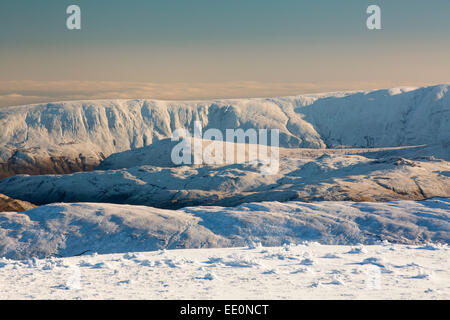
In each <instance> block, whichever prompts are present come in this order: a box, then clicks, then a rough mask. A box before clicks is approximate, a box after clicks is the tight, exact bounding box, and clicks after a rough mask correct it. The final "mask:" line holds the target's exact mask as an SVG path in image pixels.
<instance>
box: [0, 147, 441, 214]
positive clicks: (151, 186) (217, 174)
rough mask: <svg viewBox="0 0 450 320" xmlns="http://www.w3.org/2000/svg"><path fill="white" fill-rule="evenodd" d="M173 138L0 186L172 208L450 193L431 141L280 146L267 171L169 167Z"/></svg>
mask: <svg viewBox="0 0 450 320" xmlns="http://www.w3.org/2000/svg"><path fill="white" fill-rule="evenodd" d="M171 145H172V143H171V142H170V141H161V142H158V143H155V145H154V146H153V145H152V146H150V147H147V148H142V149H139V150H133V151H126V152H124V153H118V154H115V155H112V156H111V157H110V158H108V159H107V160H106V161H105V162H104V164H102V165H101V169H105V170H95V171H90V172H79V173H74V174H66V175H43V176H27V175H18V176H14V177H9V178H6V179H3V180H0V193H3V194H6V195H8V196H10V197H12V198H15V199H20V200H25V201H30V202H32V203H35V204H39V205H40V204H48V203H53V202H105V203H119V204H134V205H148V206H152V207H158V208H170V209H176V208H181V207H186V206H195V205H220V206H236V205H239V204H242V203H245V202H255V201H293V200H297V201H321V200H333V201H339V200H351V201H392V200H401V199H410V200H422V199H427V198H432V197H450V162H448V161H445V160H439V159H434V158H433V156H430V153H431V154H432V153H433V150H434V149H431V150H429V149H428V148H426V147H414V148H389V149H386V148H379V149H299V148H289V149H287V148H286V149H281V148H280V162H279V171H277V172H274V174H270V175H264V174H262V172H264V164H263V163H261V162H248V163H238V164H223V165H211V166H209V165H203V166H201V165H190V166H177V167H174V166H173V165H172V166H171V165H170V146H171ZM154 147H155V148H154ZM409 159H413V160H409Z"/></svg>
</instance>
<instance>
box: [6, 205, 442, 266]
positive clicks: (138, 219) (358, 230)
mask: <svg viewBox="0 0 450 320" xmlns="http://www.w3.org/2000/svg"><path fill="white" fill-rule="evenodd" d="M449 210H450V203H449V200H448V199H432V200H426V201H422V202H413V201H399V202H392V203H353V202H320V203H311V204H307V203H302V202H286V203H279V202H263V203H249V204H245V205H241V206H238V207H234V208H223V207H191V208H185V209H182V210H176V211H174V210H162V209H155V208H151V207H141V206H128V205H114V204H96V203H78V204H52V205H47V206H43V207H38V208H36V209H33V210H29V211H26V212H24V213H0V257H7V258H12V259H28V258H31V257H40V258H43V257H49V256H64V257H66V256H74V255H80V254H83V253H86V252H90V253H93V252H97V253H117V252H130V251H149V250H158V249H164V248H168V249H174V248H203V247H230V246H234V247H235V246H246V245H248V244H250V243H252V242H261V243H262V244H263V245H265V246H279V245H282V244H283V243H286V242H288V243H300V242H302V241H305V240H308V241H319V242H321V243H324V244H326V243H328V244H357V243H365V244H373V243H375V242H376V241H380V240H388V241H390V242H395V243H407V244H413V243H423V242H427V241H434V242H442V243H450V214H449Z"/></svg>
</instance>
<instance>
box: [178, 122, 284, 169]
mask: <svg viewBox="0 0 450 320" xmlns="http://www.w3.org/2000/svg"><path fill="white" fill-rule="evenodd" d="M193 131H194V133H193V135H191V133H190V132H189V131H188V130H187V129H185V128H179V129H176V130H175V131H174V132H173V134H172V137H171V140H172V141H179V140H181V141H180V142H179V143H178V144H177V145H175V146H174V147H173V148H172V152H171V160H172V163H174V164H175V165H183V164H185V165H191V164H197V165H200V164H206V165H219V164H220V165H223V164H236V163H246V162H248V163H256V164H259V165H260V167H259V171H260V172H261V174H264V175H266V174H267V175H270V174H276V173H278V170H279V144H280V133H279V130H278V129H271V130H268V129H258V130H256V129H252V128H251V129H247V130H245V131H244V129H241V128H239V129H226V130H225V139H224V135H223V133H222V131H220V130H219V129H215V128H209V129H207V130H206V131H205V132H203V128H202V123H201V122H200V121H195V122H194V130H193ZM269 131H270V133H269Z"/></svg>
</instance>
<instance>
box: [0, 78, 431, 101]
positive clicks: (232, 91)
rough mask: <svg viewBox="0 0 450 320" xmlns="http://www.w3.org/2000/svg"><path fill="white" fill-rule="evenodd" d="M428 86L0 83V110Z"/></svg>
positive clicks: (376, 83)
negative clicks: (69, 103)
mask: <svg viewBox="0 0 450 320" xmlns="http://www.w3.org/2000/svg"><path fill="white" fill-rule="evenodd" d="M431 84H432V83H399V82H392V83H390V82H371V83H362V82H334V83H333V82H329V83H325V82H322V83H305V82H295V83H292V82H286V83H283V82H257V81H237V82H223V83H180V82H176V83H153V82H119V81H30V80H26V81H0V106H2V107H4V106H12V105H23V104H32V103H44V102H55V101H70V100H97V99H158V100H203V99H215V98H217V99H219V98H250V97H273V96H287V95H297V94H305V93H318V92H330V91H344V90H345V91H349V90H350V91H353V90H366V89H377V88H389V87H396V86H421V85H431Z"/></svg>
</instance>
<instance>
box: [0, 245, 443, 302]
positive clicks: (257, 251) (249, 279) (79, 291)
mask: <svg viewBox="0 0 450 320" xmlns="http://www.w3.org/2000/svg"><path fill="white" fill-rule="evenodd" d="M449 259H450V251H449V248H448V247H447V246H439V245H422V246H411V245H398V244H396V245H394V244H389V243H387V242H384V243H381V244H379V245H372V246H363V245H357V246H342V245H341V246H337V245H320V244H317V243H311V242H310V243H305V244H300V245H286V246H283V247H270V248H266V247H261V246H258V245H254V246H250V247H244V248H226V249H183V250H162V251H155V252H138V253H132V252H130V253H125V254H123V253H121V254H105V255H96V254H91V255H85V256H80V257H71V258H55V257H52V258H47V259H30V260H23V261H17V260H7V259H0V299H188V300H189V299H232V300H235V299H253V300H254V299H257V300H261V299H442V300H448V299H449V298H450V283H449V281H448V279H449V278H450V270H449V268H448V261H449Z"/></svg>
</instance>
